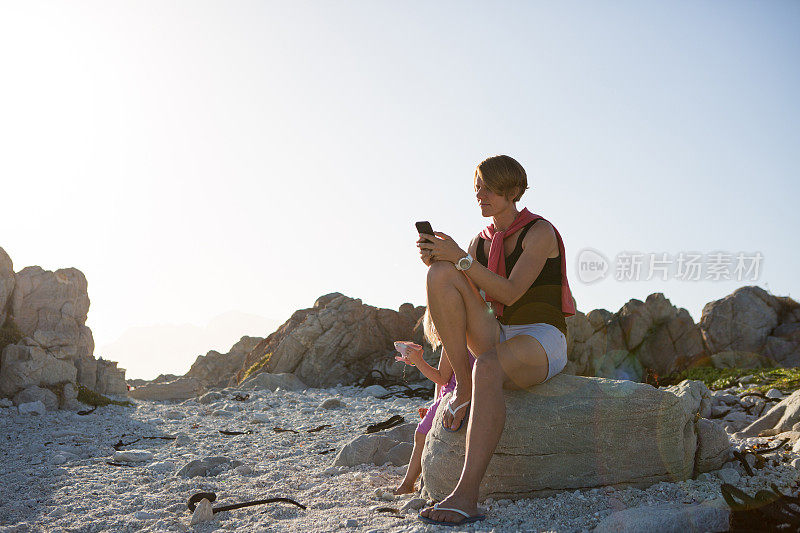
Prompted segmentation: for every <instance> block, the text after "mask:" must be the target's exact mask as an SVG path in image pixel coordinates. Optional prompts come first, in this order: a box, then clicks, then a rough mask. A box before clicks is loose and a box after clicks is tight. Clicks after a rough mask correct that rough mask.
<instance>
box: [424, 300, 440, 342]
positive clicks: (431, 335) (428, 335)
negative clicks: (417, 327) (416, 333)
mask: <svg viewBox="0 0 800 533" xmlns="http://www.w3.org/2000/svg"><path fill="white" fill-rule="evenodd" d="M422 329H423V330H424V332H425V340H427V341H428V342H429V343H430V345H431V346H433V349H434V350H436V349H438V348H439V346H441V344H442V340H441V339H440V338H439V333H438V332H437V331H436V326H434V325H433V319H432V318H431V312H430V309H429V308H427V307H426V308H425V317H424V318H423V319H422Z"/></svg>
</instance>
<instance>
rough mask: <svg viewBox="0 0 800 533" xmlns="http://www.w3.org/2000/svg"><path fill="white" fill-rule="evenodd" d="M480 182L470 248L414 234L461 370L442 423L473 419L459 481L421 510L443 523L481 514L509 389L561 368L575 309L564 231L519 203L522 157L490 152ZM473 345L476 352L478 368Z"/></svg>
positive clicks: (441, 328) (436, 318) (447, 344)
mask: <svg viewBox="0 0 800 533" xmlns="http://www.w3.org/2000/svg"><path fill="white" fill-rule="evenodd" d="M474 186H475V196H476V198H477V200H478V204H479V205H480V209H481V215H482V216H484V217H492V224H490V225H489V226H488V227H487V228H486V229H485V230H483V232H481V233H480V234H479V235H478V236H476V237H475V238H474V239H473V240H472V242H471V243H470V245H469V250H468V252H465V251H464V250H462V249H461V248H460V247H459V245H458V244H456V242H455V241H454V240H453V239H451V238H450V237H449V236H447V235H445V234H444V233H441V232H435V235H421V236H420V239H419V240H418V241H417V245H418V247H419V249H420V256H421V258H422V261H423V262H424V263H425V264H426V265H427V266H428V267H429V269H428V277H427V295H428V309H429V310H430V313H431V316H432V318H433V323H434V325H435V327H436V330H437V332H438V333H439V337H440V338H441V341H442V344H443V346H444V352H445V353H446V355H447V358H448V359H449V361H450V365H451V366H452V368H453V371H454V373H455V376H456V389H455V391H454V393H453V396H452V399H451V402H450V405H449V406H448V407H449V409H448V411H447V412H445V414H444V424H445V425H449V426H450V427H452V428H453V429H456V428H458V427H460V426H461V422H462V420H464V419H465V418H466V419H467V421H468V423H467V424H466V426H467V430H466V431H467V435H466V443H467V444H466V449H467V453H466V457H465V459H464V468H463V469H462V471H461V476H460V478H459V480H458V484H457V485H456V487H455V489H454V490H453V492H451V493H450V495H449V496H447V497H446V498H445V499H444V500H443V501H441V502H440V503H439V504H437V505H434V506H433V507H428V508H426V509H423V510H422V511H421V512H420V517H421V518H422V520H424V521H426V522H433V523H437V524H446V525H457V524H465V523H469V522H475V521H478V520H481V519H483V516H482V515H478V507H477V504H478V488H479V486H480V482H481V480H482V479H483V476H484V474H485V473H486V468H487V466H488V464H489V460H490V459H491V457H492V453H493V452H494V449H495V447H496V446H497V443H498V441H499V440H500V435H501V434H502V432H503V426H504V425H505V400H504V398H503V392H502V389H503V388H506V389H525V388H528V387H531V386H533V385H536V384H539V383H543V382H544V381H546V380H548V379H550V378H551V377H553V376H554V375H556V374H558V373H559V372H561V371H562V370H563V369H564V366H565V365H566V363H567V339H566V334H567V325H566V321H565V319H564V318H565V317H566V316H570V315H574V314H575V304H574V301H573V299H572V294H571V292H570V289H569V285H568V283H567V276H566V260H565V257H564V245H563V242H562V240H561V236H560V235H559V233H558V231H557V230H556V229H555V228H554V227H553V226H552V225H551V224H550V223H549V222H548V221H547V220H545V219H543V218H542V217H541V216H539V215H535V214H533V213H531V212H530V211H528V210H527V209H523V210H522V211H519V210H518V209H517V205H516V202H518V201H519V199H520V198H521V197H522V194H523V193H524V192H525V190H527V189H528V180H527V176H526V173H525V169H523V168H522V165H520V164H519V163H518V162H517V161H516V160H515V159H513V158H511V157H509V156H506V155H498V156H494V157H490V158H488V159H486V160H484V161H483V162H481V163H480V164H479V165H478V167H477V168H476V169H475V177H474ZM482 294H484V295H485V300H484V297H483V296H482ZM487 304H489V306H490V309H487ZM468 349H469V351H471V352H472V353H474V354H476V356H477V360H476V362H475V366H474V368H473V371H472V372H470V370H469V363H468V361H467V352H468ZM453 413H454V414H453Z"/></svg>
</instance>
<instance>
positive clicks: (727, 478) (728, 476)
mask: <svg viewBox="0 0 800 533" xmlns="http://www.w3.org/2000/svg"><path fill="white" fill-rule="evenodd" d="M717 476H718V477H719V478H720V479H721V480H722V482H723V483H729V484H731V485H735V484H737V483H738V482H739V479H741V477H742V476H741V474H739V472H737V471H736V470H734V469H733V468H728V467H726V468H723V469H722V470H719V471H718V472H717Z"/></svg>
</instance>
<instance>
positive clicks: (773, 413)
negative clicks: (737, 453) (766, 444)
mask: <svg viewBox="0 0 800 533" xmlns="http://www.w3.org/2000/svg"><path fill="white" fill-rule="evenodd" d="M798 422H800V389H798V390H796V391H794V392H793V393H792V394H791V395H789V396H787V397H786V398H784V399H783V400H781V401H780V402H778V403H777V404H775V405H773V406H772V408H771V409H770V410H769V411H767V412H766V414H764V415H762V416H761V417H760V418H759V419H757V420H755V421H754V422H753V423H752V424H750V425H749V426H747V427H745V428H744V429H743V430H742V431H740V432H738V433H736V434H735V435H734V436H735V437H737V438H739V439H743V438H745V437H757V436H758V434H759V433H761V432H762V431H767V430H770V432H771V433H772V434H773V435H776V434H778V433H782V432H784V431H790V430H791V429H792V427H793V426H794V425H795V424H796V423H798Z"/></svg>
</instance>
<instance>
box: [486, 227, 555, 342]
mask: <svg viewBox="0 0 800 533" xmlns="http://www.w3.org/2000/svg"><path fill="white" fill-rule="evenodd" d="M539 220H542V219H536V220H533V221H531V222H530V223H528V224H526V225H525V226H524V227H523V228H522V229H521V230H520V231H519V236H518V237H517V245H516V246H515V247H514V250H513V251H512V252H511V253H510V254H508V255H507V256H506V278H507V277H508V275H509V274H510V273H511V271H512V270H513V268H514V265H515V264H516V263H517V260H518V259H519V257H520V255H522V240H523V239H524V238H525V235H526V234H527V233H528V230H529V229H530V228H531V226H533V225H534V224H536V223H537V222H538V221H539ZM484 241H485V239H484V238H483V237H480V236H479V237H478V249H477V250H476V254H475V255H476V257H475V259H476V260H477V261H478V262H479V263H480V264H482V265H483V266H487V264H488V262H489V261H488V258H487V257H486V252H485V250H484V248H483V246H484V245H483V243H484ZM498 320H499V321H500V323H501V324H505V325H507V326H510V325H518V324H536V323H539V322H544V323H545V324H551V325H553V326H555V327H557V328H558V329H559V330H561V332H562V333H563V334H564V336H566V335H567V322H566V320H565V319H564V313H563V312H562V309H561V257H560V254H559V255H557V256H555V257H549V258H548V259H547V261H545V263H544V266H543V267H542V271H541V272H540V273H539V276H538V277H537V278H536V279H535V280H534V281H533V283H532V284H531V286H530V287H529V288H528V290H527V291H525V294H523V295H522V296H521V297H520V298H519V299H518V300H517V301H516V302H514V304H513V305H508V306H506V307H505V309H504V310H503V315H502V316H501V317H500V318H499V319H498Z"/></svg>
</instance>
